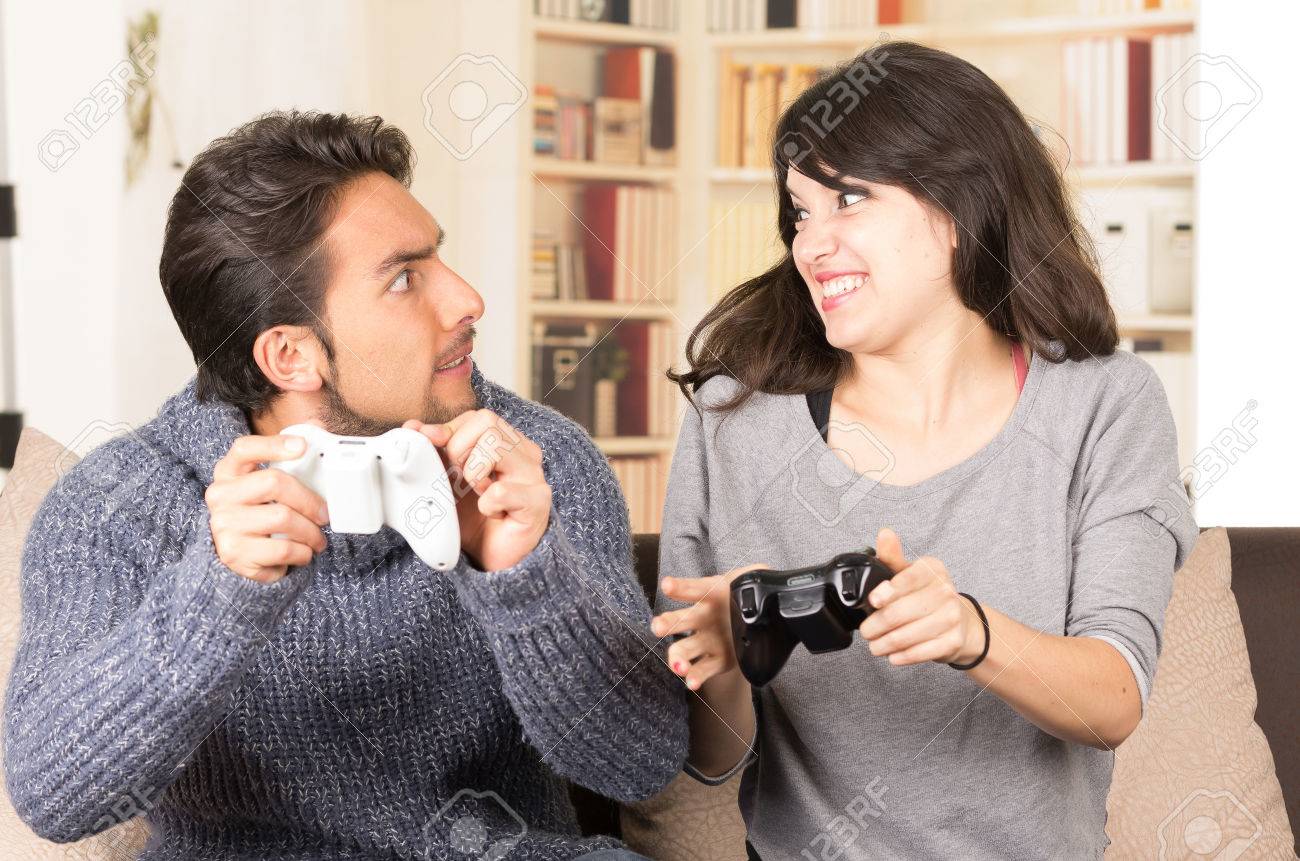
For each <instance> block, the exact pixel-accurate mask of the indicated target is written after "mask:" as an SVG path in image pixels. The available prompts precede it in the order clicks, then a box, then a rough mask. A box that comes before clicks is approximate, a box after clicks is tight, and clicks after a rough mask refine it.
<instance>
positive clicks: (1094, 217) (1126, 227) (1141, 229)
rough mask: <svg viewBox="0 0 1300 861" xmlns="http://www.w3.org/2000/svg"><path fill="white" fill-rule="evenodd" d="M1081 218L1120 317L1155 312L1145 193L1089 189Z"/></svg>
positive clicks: (1082, 205)
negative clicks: (1150, 285)
mask: <svg viewBox="0 0 1300 861" xmlns="http://www.w3.org/2000/svg"><path fill="white" fill-rule="evenodd" d="M1080 217H1081V220H1082V221H1083V222H1084V225H1085V227H1086V228H1087V229H1088V232H1089V234H1090V235H1091V237H1092V240H1093V244H1094V245H1095V247H1096V249H1097V258H1098V263H1099V264H1100V265H1101V276H1102V282H1103V283H1104V284H1105V285H1106V292H1107V294H1108V295H1109V296H1110V302H1111V305H1112V306H1114V308H1115V314H1116V316H1118V317H1119V318H1120V319H1123V318H1125V317H1134V316H1141V315H1144V314H1149V313H1150V312H1151V306H1150V303H1149V301H1148V297H1147V293H1148V289H1147V284H1148V280H1149V276H1148V273H1149V271H1150V263H1149V249H1150V232H1149V229H1148V212H1147V204H1146V200H1145V197H1144V195H1143V194H1142V193H1141V192H1137V191H1128V190H1123V189H1120V190H1105V191H1103V190H1097V191H1093V190H1087V191H1085V192H1083V194H1082V195H1081V206H1080Z"/></svg>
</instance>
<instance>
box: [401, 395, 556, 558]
mask: <svg viewBox="0 0 1300 861" xmlns="http://www.w3.org/2000/svg"><path fill="white" fill-rule="evenodd" d="M402 427H405V428H410V429H412V430H418V431H420V432H421V433H423V434H424V435H425V436H427V437H428V438H429V440H430V442H432V443H433V444H434V445H435V446H436V447H437V448H438V449H439V451H440V453H441V454H442V457H443V461H444V463H445V465H446V467H447V473H448V477H449V478H450V479H451V486H452V491H453V493H455V495H456V516H457V519H458V520H459V521H460V545H461V549H463V550H464V551H465V553H466V554H468V555H469V557H470V559H471V560H473V562H474V564H475V565H476V566H478V567H479V568H481V569H482V570H484V571H499V570H501V569H502V568H509V567H511V566H512V565H515V564H518V562H519V561H520V560H521V559H523V558H524V557H525V556H527V555H528V554H529V553H531V552H532V551H533V548H534V547H536V546H537V542H538V541H540V540H541V538H542V535H543V534H544V533H545V532H546V527H547V525H548V524H549V523H550V519H551V487H550V485H548V484H547V483H546V477H545V475H544V474H543V472H542V450H541V449H540V448H538V446H537V444H536V443H534V442H533V441H532V440H530V439H528V438H527V437H525V436H524V435H523V434H521V433H519V431H517V430H515V429H514V428H513V427H511V426H510V424H509V423H508V422H507V421H506V420H505V419H503V418H501V417H500V416H499V415H497V414H496V413H494V412H492V411H491V410H472V411H470V412H466V413H462V414H460V415H459V416H457V417H456V418H454V419H452V420H451V421H449V422H447V423H446V424H440V425H426V424H422V423H420V422H419V421H416V420H414V419H412V420H411V421H408V422H407V423H406V424H404V425H402Z"/></svg>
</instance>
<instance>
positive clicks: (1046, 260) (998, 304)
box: [668, 42, 1119, 411]
mask: <svg viewBox="0 0 1300 861" xmlns="http://www.w3.org/2000/svg"><path fill="white" fill-rule="evenodd" d="M772 140H773V143H772V163H773V165H774V170H773V172H774V174H775V177H776V194H777V198H778V204H779V205H778V211H777V229H778V231H779V232H780V235H781V240H782V241H783V242H784V243H785V249H786V250H785V254H784V255H783V256H782V259H781V260H780V262H778V263H776V264H775V265H774V266H772V268H771V269H769V270H767V271H766V272H764V273H763V274H761V275H759V276H757V277H755V278H752V279H750V280H749V281H746V282H745V283H743V284H741V285H740V286H738V287H735V288H734V289H732V290H731V291H729V292H728V293H727V294H726V295H725V296H723V298H722V299H721V300H719V302H718V303H717V304H716V305H715V306H714V307H713V308H712V309H710V310H709V312H708V313H707V314H705V315H704V318H703V319H702V320H701V321H700V322H699V324H698V325H697V326H696V327H695V330H694V331H692V332H691V335H690V338H689V339H687V342H686V361H687V363H688V364H689V366H690V367H689V370H687V371H685V372H682V373H677V372H674V371H671V370H670V371H669V372H668V378H669V379H671V380H672V381H673V382H675V383H677V385H678V386H679V387H680V388H681V390H682V393H683V394H684V395H686V397H687V399H688V400H689V401H691V402H692V403H694V399H693V398H692V397H691V391H693V390H698V389H699V387H700V386H701V385H702V384H703V383H704V382H705V381H706V380H708V379H709V378H710V377H713V376H716V375H719V374H726V375H728V376H734V377H736V379H737V381H738V382H739V383H740V390H739V391H738V392H737V393H736V395H735V396H734V397H732V398H731V399H730V400H728V401H727V402H726V403H721V404H718V405H717V406H716V409H718V410H721V411H730V410H733V409H735V408H736V407H738V406H739V405H740V404H741V403H743V402H744V401H745V400H747V399H748V398H749V396H750V395H752V394H753V393H754V392H755V391H762V392H767V393H770V394H802V393H807V392H812V391H821V390H824V389H829V388H832V387H833V386H834V385H835V384H836V383H838V382H839V381H840V380H841V375H842V374H843V373H844V372H845V371H846V370H847V369H848V368H849V367H850V365H851V359H850V355H849V353H847V352H846V351H844V350H840V349H837V348H835V347H832V346H831V345H830V344H829V343H827V341H826V335H825V329H824V327H823V324H822V321H821V318H820V317H819V316H818V314H817V310H816V308H815V307H814V306H813V303H812V299H811V298H810V296H809V293H808V289H807V286H806V285H805V284H804V281H803V278H802V276H801V275H800V274H799V272H798V270H797V269H796V268H795V263H794V258H793V256H792V254H791V251H790V248H791V243H792V242H793V241H794V236H795V221H794V206H793V204H792V203H791V199H790V193H789V192H788V191H787V190H786V187H785V181H786V176H787V174H788V173H789V171H790V168H791V166H792V165H793V166H794V167H795V168H796V169H797V170H798V171H799V172H800V173H802V174H804V175H805V176H807V177H809V178H810V179H813V180H816V181H817V182H819V183H821V184H822V185H824V186H826V187H827V188H832V189H835V190H837V191H842V192H856V191H858V189H857V188H854V187H852V186H850V185H848V184H847V183H846V182H845V178H846V177H852V178H855V179H858V180H864V181H866V182H875V183H881V184H885V185H890V186H896V187H900V188H903V189H905V190H906V191H908V192H909V193H911V194H912V195H913V196H914V197H916V198H917V199H918V200H920V201H922V202H923V203H926V204H928V205H930V206H932V207H934V208H935V209H936V211H937V210H939V209H942V210H944V211H946V212H947V214H948V215H949V216H950V217H951V218H952V219H953V220H954V221H955V223H956V228H957V247H956V248H955V249H954V250H953V260H952V272H953V279H954V281H955V282H956V287H957V294H958V296H959V297H960V298H961V301H962V303H963V304H964V305H965V306H966V307H967V308H970V309H971V310H972V311H975V312H977V313H978V314H980V315H981V316H984V317H985V318H986V321H987V323H988V325H989V326H991V327H993V328H994V329H995V330H996V331H998V332H1003V333H1006V334H1008V335H1011V336H1012V337H1013V338H1016V339H1018V340H1020V341H1021V342H1022V343H1023V344H1024V346H1025V348H1026V349H1028V350H1032V352H1033V353H1035V354H1037V355H1040V356H1043V357H1044V358H1047V359H1048V360H1049V361H1063V360H1064V359H1066V358H1069V359H1082V358H1084V357H1087V356H1090V355H1109V354H1110V353H1112V352H1114V350H1115V347H1116V345H1117V343H1118V339H1119V335H1118V331H1117V327H1116V323H1115V313H1114V311H1113V310H1112V309H1111V306H1110V302H1109V300H1108V299H1107V297H1106V291H1105V289H1104V287H1103V286H1102V282H1101V279H1100V277H1099V276H1098V274H1097V273H1098V270H1097V259H1096V252H1095V250H1094V248H1093V246H1092V244H1091V241H1090V240H1089V239H1088V237H1087V234H1086V233H1084V232H1083V230H1082V229H1081V228H1080V226H1079V223H1078V220H1077V218H1076V216H1075V214H1074V210H1073V207H1072V206H1071V203H1070V200H1069V197H1068V195H1067V193H1066V191H1065V181H1064V178H1063V176H1062V174H1061V171H1060V169H1059V168H1058V167H1057V166H1056V163H1055V161H1054V160H1053V158H1052V156H1051V153H1050V152H1049V150H1048V148H1047V147H1046V146H1045V145H1044V144H1043V143H1042V142H1041V141H1040V140H1039V139H1038V137H1037V136H1036V135H1035V132H1034V129H1033V128H1032V127H1031V126H1030V124H1029V122H1028V121H1026V119H1025V117H1024V116H1023V115H1022V114H1021V113H1020V110H1019V109H1018V108H1017V107H1016V105H1015V103H1013V102H1012V101H1011V99H1010V98H1009V97H1008V96H1007V94H1006V93H1005V92H1003V90H1002V89H1001V88H1000V87H999V86H998V85H997V84H995V83H993V81H991V80H990V79H989V78H988V76H987V75H985V74H984V73H983V72H981V71H980V70H979V69H977V68H976V67H975V66H973V65H971V64H970V63H968V62H966V61H965V60H962V59H959V58H957V57H954V56H952V55H951V54H947V53H944V52H943V51H938V50H935V49H932V48H926V47H924V46H921V45H916V44H912V43H909V42H892V43H882V44H878V45H875V46H873V47H871V48H869V49H868V50H866V51H864V52H862V53H861V54H859V55H858V56H857V57H855V58H854V59H853V60H850V61H848V62H847V63H845V64H843V65H841V66H839V67H837V68H836V69H835V70H834V71H833V72H832V73H831V74H830V75H828V76H827V77H825V78H823V79H822V80H820V81H818V82H817V83H816V84H814V85H813V86H812V87H810V88H809V89H808V90H807V91H805V92H804V93H803V94H802V95H800V96H799V98H798V99H796V100H795V101H794V102H793V103H792V104H791V105H790V107H789V108H787V109H786V110H785V112H784V113H783V114H782V115H781V118H780V119H779V120H778V122H777V124H776V128H775V131H774V132H773V138H772ZM1051 341H1059V342H1060V343H1061V345H1062V346H1063V348H1064V349H1063V350H1059V348H1058V349H1057V350H1053V349H1052V348H1051V347H1049V342H1051ZM697 408H698V407H697Z"/></svg>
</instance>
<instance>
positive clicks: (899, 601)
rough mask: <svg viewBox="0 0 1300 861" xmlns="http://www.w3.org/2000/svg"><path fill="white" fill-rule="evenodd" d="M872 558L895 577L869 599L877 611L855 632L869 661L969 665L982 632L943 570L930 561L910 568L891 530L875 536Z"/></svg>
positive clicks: (978, 648)
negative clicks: (875, 657) (876, 657)
mask: <svg viewBox="0 0 1300 861" xmlns="http://www.w3.org/2000/svg"><path fill="white" fill-rule="evenodd" d="M876 554H877V555H878V556H879V557H880V561H881V562H884V563H885V564H886V565H888V566H889V567H890V568H891V569H892V570H894V571H896V572H897V573H896V574H894V576H893V578H892V579H889V580H886V581H885V582H884V583H881V584H880V585H879V586H877V587H876V588H875V589H872V590H871V594H870V595H868V596H867V600H868V601H869V602H870V603H871V606H872V607H875V608H876V611H875V612H874V613H872V614H871V615H870V616H868V617H867V619H866V621H865V622H863V623H862V624H861V625H860V626H858V633H860V634H861V635H862V639H864V640H866V641H867V644H868V646H869V647H870V649H871V654H873V655H888V656H889V662H890V663H891V664H894V665H896V666H902V665H905V664H919V663H924V662H926V661H936V662H939V663H945V664H947V663H962V664H964V663H969V662H970V661H973V660H974V659H975V658H976V657H978V656H979V653H980V652H981V651H982V650H983V648H984V627H983V625H982V624H981V623H980V620H979V616H977V615H976V613H975V608H974V607H972V606H971V604H970V602H969V601H967V600H966V599H965V598H963V597H961V596H960V595H958V594H957V587H956V586H954V585H953V583H952V578H951V577H949V576H948V569H947V567H946V566H945V565H944V564H943V563H942V562H940V561H939V560H938V559H935V558H934V557H932V556H922V557H921V558H919V559H917V560H916V561H915V562H908V561H907V559H906V558H905V557H904V556H903V543H902V541H900V540H899V538H898V535H897V534H896V533H895V532H894V531H893V530H892V529H881V530H880V532H879V533H877V535H876Z"/></svg>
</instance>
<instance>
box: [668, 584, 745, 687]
mask: <svg viewBox="0 0 1300 861" xmlns="http://www.w3.org/2000/svg"><path fill="white" fill-rule="evenodd" d="M763 567H765V566H763V565H747V566H745V567H743V568H736V569H734V570H732V571H728V572H727V573H725V574H715V575H714V576H712V577H665V578H664V579H663V580H662V581H661V582H660V583H659V588H661V589H663V592H664V594H665V595H667V596H668V597H669V598H672V599H673V600H674V601H681V602H683V603H687V602H689V603H690V604H691V606H689V607H683V608H682V609H680V610H670V611H669V612H667V613H663V614H660V615H658V616H655V618H654V620H653V621H652V622H651V623H650V630H651V631H653V632H654V635H655V636H656V637H666V636H669V635H670V634H678V633H688V632H689V636H687V637H684V638H683V639H680V640H678V641H677V642H675V643H673V644H672V645H671V646H669V647H668V666H669V667H671V668H672V670H673V672H674V673H676V674H677V675H679V676H682V677H683V678H685V679H686V687H688V688H690V689H691V690H693V691H697V690H699V689H700V686H701V685H703V684H704V683H705V682H706V681H708V680H709V679H711V678H713V677H714V676H718V675H722V674H723V673H729V672H732V671H734V670H736V669H737V668H738V667H737V664H736V651H735V648H734V646H732V643H731V581H732V580H734V579H736V578H737V577H739V576H740V575H741V574H744V573H745V572H746V571H753V570H754V569H755V568H763Z"/></svg>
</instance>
